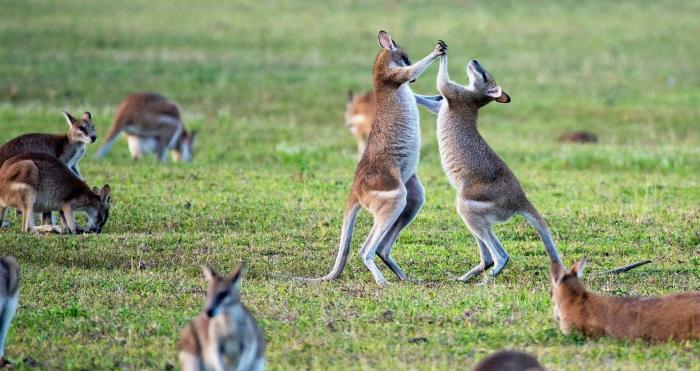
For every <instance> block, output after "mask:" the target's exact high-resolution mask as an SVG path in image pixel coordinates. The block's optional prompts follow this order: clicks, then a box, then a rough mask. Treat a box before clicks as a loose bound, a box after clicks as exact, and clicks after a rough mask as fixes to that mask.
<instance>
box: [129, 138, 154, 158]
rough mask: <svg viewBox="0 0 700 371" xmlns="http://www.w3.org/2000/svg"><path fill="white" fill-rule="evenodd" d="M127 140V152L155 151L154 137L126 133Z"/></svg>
mask: <svg viewBox="0 0 700 371" xmlns="http://www.w3.org/2000/svg"><path fill="white" fill-rule="evenodd" d="M127 141H128V143H129V152H131V153H134V154H143V153H151V152H155V151H156V148H157V147H158V139H157V138H156V137H140V136H135V135H127Z"/></svg>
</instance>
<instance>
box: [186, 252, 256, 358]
mask: <svg viewBox="0 0 700 371" xmlns="http://www.w3.org/2000/svg"><path fill="white" fill-rule="evenodd" d="M243 269H244V266H243V264H241V265H240V266H239V267H238V269H237V270H236V271H235V272H234V273H233V274H231V275H229V276H226V277H224V276H220V275H219V274H218V273H216V272H215V271H214V270H212V269H211V268H209V267H206V266H205V267H202V270H203V272H204V276H205V277H206V279H207V281H208V282H209V288H208V289H207V299H206V305H205V306H204V310H203V311H202V313H200V314H199V315H198V316H197V317H195V318H194V319H193V320H192V321H191V322H190V324H189V325H188V326H187V327H185V329H184V330H183V331H182V336H181V338H180V342H179V343H178V349H179V355H178V357H179V359H180V366H181V367H182V369H183V370H185V371H193V370H197V371H204V370H254V371H257V370H263V369H264V368H265V338H263V335H262V333H261V332H260V328H259V327H258V323H257V321H255V318H253V316H252V315H251V314H250V312H249V311H248V309H247V308H246V307H245V306H244V305H243V303H241V279H242V275H243Z"/></svg>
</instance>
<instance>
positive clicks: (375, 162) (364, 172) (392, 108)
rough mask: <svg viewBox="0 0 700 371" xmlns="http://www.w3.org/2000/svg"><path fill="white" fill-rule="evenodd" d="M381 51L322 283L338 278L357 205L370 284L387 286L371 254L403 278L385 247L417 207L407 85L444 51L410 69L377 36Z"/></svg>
mask: <svg viewBox="0 0 700 371" xmlns="http://www.w3.org/2000/svg"><path fill="white" fill-rule="evenodd" d="M378 38H379V45H380V46H381V48H382V49H381V51H380V52H379V54H378V55H377V58H376V60H375V62H374V68H373V74H372V76H373V85H374V97H375V116H374V121H373V122H372V130H371V131H370V134H369V139H368V143H367V148H366V149H365V151H364V152H363V153H362V157H361V158H360V162H359V163H358V165H357V170H355V179H354V181H353V184H352V188H351V189H350V195H349V197H348V205H347V208H346V210H345V214H344V217H343V227H342V232H341V235H340V246H339V248H338V255H337V257H336V260H335V264H334V266H333V270H332V271H331V272H330V273H329V274H328V275H326V276H325V277H322V278H317V279H312V281H320V280H330V279H336V278H338V277H340V274H341V273H342V271H343V268H344V267H345V263H346V261H347V258H348V253H349V251H350V241H351V239H352V231H353V228H354V226H355V219H356V217H357V213H358V212H359V211H360V206H362V207H364V208H365V209H367V211H369V212H370V214H372V216H373V218H374V226H373V227H372V231H371V232H370V234H369V236H368V237H367V240H366V241H365V243H364V244H363V245H362V248H361V250H360V256H361V257H362V262H363V263H364V264H365V266H366V267H367V269H369V271H370V272H372V275H373V276H374V280H375V281H376V282H377V283H378V284H380V285H384V284H387V281H386V279H385V278H384V275H382V272H380V271H379V269H378V268H377V266H376V264H375V263H374V255H375V254H377V255H379V257H380V258H381V259H382V260H383V261H384V263H385V264H386V265H387V266H389V268H390V269H391V270H392V271H393V272H394V274H396V276H397V277H398V278H399V279H400V280H405V279H406V278H407V277H406V274H405V273H404V272H403V271H402V270H401V268H399V266H398V264H396V262H395V261H394V259H392V257H391V248H392V246H393V245H394V242H395V241H396V238H397V237H398V235H399V233H400V232H401V230H402V229H404V228H405V227H406V226H407V225H408V224H409V223H410V222H411V221H412V220H413V219H414V218H415V217H416V215H417V214H418V211H419V210H420V208H421V206H423V201H424V196H423V186H422V185H421V183H420V181H419V180H418V176H417V175H416V170H417V166H418V158H419V156H420V123H419V116H418V107H417V105H416V99H415V97H414V96H413V92H412V91H411V88H410V87H409V86H408V83H409V82H412V81H414V80H415V79H416V78H418V76H420V75H421V74H422V73H423V71H425V70H426V69H427V68H428V66H430V64H431V63H432V62H433V60H435V59H436V58H437V57H438V56H440V55H442V54H443V53H444V52H445V50H446V49H447V46H446V45H445V44H444V43H443V42H442V41H440V42H439V43H438V44H437V46H436V47H435V50H433V52H432V53H430V54H428V56H426V57H425V58H423V59H422V60H420V61H419V62H418V63H416V64H411V63H410V61H409V59H408V56H407V55H406V52H405V51H404V50H403V49H402V48H400V47H399V46H398V45H396V43H395V42H394V41H393V40H392V39H391V36H389V34H388V33H386V32H384V31H379V35H378Z"/></svg>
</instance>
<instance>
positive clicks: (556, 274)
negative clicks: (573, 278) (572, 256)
mask: <svg viewBox="0 0 700 371" xmlns="http://www.w3.org/2000/svg"><path fill="white" fill-rule="evenodd" d="M565 274H566V270H565V269H564V267H563V266H562V265H561V264H559V263H552V266H551V268H550V277H551V278H552V285H555V286H556V285H557V284H559V282H561V279H562V278H564V275H565Z"/></svg>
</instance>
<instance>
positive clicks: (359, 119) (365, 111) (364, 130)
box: [345, 90, 442, 156]
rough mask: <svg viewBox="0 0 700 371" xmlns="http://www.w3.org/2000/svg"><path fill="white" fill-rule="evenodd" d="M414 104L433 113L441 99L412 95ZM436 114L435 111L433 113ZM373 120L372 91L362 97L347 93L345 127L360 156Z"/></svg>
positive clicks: (440, 97) (439, 97)
mask: <svg viewBox="0 0 700 371" xmlns="http://www.w3.org/2000/svg"><path fill="white" fill-rule="evenodd" d="M414 96H415V98H416V103H418V104H420V105H423V106H424V107H426V108H427V109H429V110H433V111H434V108H433V107H434V106H435V104H436V100H437V101H439V100H441V99H442V96H440V95H437V96H433V97H426V96H423V95H418V94H414ZM434 112H435V113H437V112H436V111H434ZM373 120H374V91H373V90H370V91H368V92H367V93H365V94H362V95H355V94H354V93H353V91H352V90H350V91H349V92H348V102H347V103H346V105H345V126H346V127H347V128H348V130H350V133H351V134H352V135H353V136H354V137H355V140H356V141H357V151H358V153H359V155H360V156H362V153H363V152H364V151H365V147H366V146H367V138H368V137H369V132H370V130H371V129H372V121H373Z"/></svg>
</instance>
